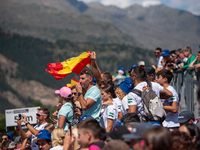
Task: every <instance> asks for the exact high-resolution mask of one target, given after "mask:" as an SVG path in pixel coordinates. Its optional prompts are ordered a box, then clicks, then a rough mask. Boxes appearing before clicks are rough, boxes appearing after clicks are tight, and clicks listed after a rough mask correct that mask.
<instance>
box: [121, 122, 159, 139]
mask: <svg viewBox="0 0 200 150" xmlns="http://www.w3.org/2000/svg"><path fill="white" fill-rule="evenodd" d="M152 128H156V126H155V125H153V124H150V123H146V122H141V123H135V124H134V126H133V129H132V130H133V132H132V133H131V134H124V135H123V136H122V137H123V138H124V139H142V138H143V135H144V134H145V133H146V132H147V131H148V130H149V129H152Z"/></svg>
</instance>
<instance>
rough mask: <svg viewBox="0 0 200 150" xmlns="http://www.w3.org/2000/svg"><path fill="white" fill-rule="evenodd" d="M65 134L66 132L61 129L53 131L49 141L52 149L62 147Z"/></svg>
mask: <svg viewBox="0 0 200 150" xmlns="http://www.w3.org/2000/svg"><path fill="white" fill-rule="evenodd" d="M65 134H66V132H65V130H64V129H63V128H56V129H54V130H53V132H52V134H51V141H52V145H53V147H55V146H63V143H64V138H65Z"/></svg>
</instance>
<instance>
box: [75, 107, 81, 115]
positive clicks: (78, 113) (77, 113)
mask: <svg viewBox="0 0 200 150" xmlns="http://www.w3.org/2000/svg"><path fill="white" fill-rule="evenodd" d="M75 110H76V111H75V115H76V116H81V115H82V114H81V110H80V109H79V108H76V109H75Z"/></svg>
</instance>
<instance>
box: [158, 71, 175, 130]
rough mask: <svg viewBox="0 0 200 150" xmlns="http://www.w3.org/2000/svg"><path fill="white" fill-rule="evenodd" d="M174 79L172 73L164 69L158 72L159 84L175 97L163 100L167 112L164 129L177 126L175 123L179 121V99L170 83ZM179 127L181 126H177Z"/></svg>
mask: <svg viewBox="0 0 200 150" xmlns="http://www.w3.org/2000/svg"><path fill="white" fill-rule="evenodd" d="M172 78H173V74H172V72H171V71H169V70H166V69H163V70H161V71H159V72H157V79H156V81H157V83H159V84H160V85H161V86H163V87H164V88H166V89H168V90H169V91H170V92H172V94H173V96H172V97H170V98H168V99H162V100H161V101H162V103H163V108H164V110H165V111H166V114H167V115H166V119H165V121H164V122H163V126H164V127H172V126H174V125H175V122H177V121H178V103H179V98H178V94H177V92H176V90H175V89H174V88H173V87H172V86H170V82H171V80H172ZM177 125H178V126H179V124H177Z"/></svg>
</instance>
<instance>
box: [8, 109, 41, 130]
mask: <svg viewBox="0 0 200 150" xmlns="http://www.w3.org/2000/svg"><path fill="white" fill-rule="evenodd" d="M38 108H40V107H29V108H19V109H8V110H5V117H6V128H8V127H16V126H17V119H18V116H19V114H24V115H26V117H27V120H28V122H29V123H30V124H36V123H37V120H36V113H37V112H38ZM23 125H25V123H24V122H23V121H22V126H23Z"/></svg>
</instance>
